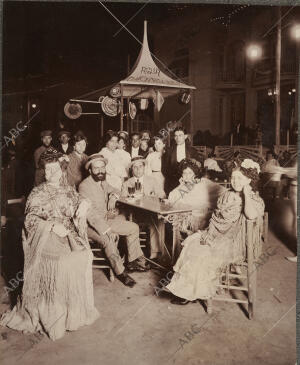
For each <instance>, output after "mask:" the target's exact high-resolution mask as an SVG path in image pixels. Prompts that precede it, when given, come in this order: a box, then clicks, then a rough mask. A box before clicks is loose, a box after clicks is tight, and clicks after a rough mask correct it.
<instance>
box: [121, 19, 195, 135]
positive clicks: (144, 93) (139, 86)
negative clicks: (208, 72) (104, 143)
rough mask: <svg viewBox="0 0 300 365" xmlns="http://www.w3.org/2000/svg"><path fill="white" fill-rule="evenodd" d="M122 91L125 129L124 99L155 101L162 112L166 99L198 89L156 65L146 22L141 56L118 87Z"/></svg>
mask: <svg viewBox="0 0 300 365" xmlns="http://www.w3.org/2000/svg"><path fill="white" fill-rule="evenodd" d="M118 86H119V87H120V90H121V113H120V114H121V121H120V129H121V130H122V129H123V99H124V98H127V99H153V102H154V105H155V107H156V108H157V110H160V109H161V107H162V104H163V102H164V99H165V98H167V97H169V96H172V95H176V94H178V93H181V92H184V91H186V92H189V91H190V90H193V89H196V88H195V87H194V86H190V85H186V84H184V83H182V82H180V81H177V80H174V79H172V78H171V77H169V76H167V75H166V74H165V73H164V72H162V71H161V70H160V68H159V67H158V66H157V65H156V64H155V62H154V60H153V58H152V55H151V52H150V50H149V45H148V37H147V21H145V22H144V38H143V45H142V48H141V50H140V54H139V56H138V58H137V60H136V62H135V64H134V66H133V68H132V70H131V72H130V74H129V75H128V76H127V77H126V78H125V79H124V80H122V81H120V82H119V83H118V84H117V85H116V87H118Z"/></svg>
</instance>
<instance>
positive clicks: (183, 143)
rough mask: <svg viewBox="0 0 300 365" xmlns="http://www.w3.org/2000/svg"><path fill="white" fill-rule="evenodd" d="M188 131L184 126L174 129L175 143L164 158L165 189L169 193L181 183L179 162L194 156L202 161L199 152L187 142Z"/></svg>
mask: <svg viewBox="0 0 300 365" xmlns="http://www.w3.org/2000/svg"><path fill="white" fill-rule="evenodd" d="M187 137H188V136H187V133H186V130H185V129H184V128H183V127H177V128H175V130H174V139H175V143H174V144H173V145H172V146H171V147H170V148H169V150H167V153H166V157H165V158H164V159H163V160H162V173H163V175H164V176H165V178H166V182H165V191H166V193H167V195H168V194H169V193H170V191H172V190H173V189H175V188H176V186H178V185H179V179H180V173H179V169H178V166H179V162H180V161H182V160H183V159H184V158H194V159H195V160H197V161H199V162H200V157H199V155H198V152H197V151H196V150H195V148H193V147H192V146H191V145H190V144H189V143H188V142H187V140H186V139H187Z"/></svg>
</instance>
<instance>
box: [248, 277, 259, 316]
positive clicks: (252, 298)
mask: <svg viewBox="0 0 300 365" xmlns="http://www.w3.org/2000/svg"><path fill="white" fill-rule="evenodd" d="M256 276H257V273H256V271H254V272H253V273H252V274H251V275H250V277H249V278H248V281H249V285H248V288H249V289H248V301H249V303H248V313H249V319H253V318H254V310H255V302H256Z"/></svg>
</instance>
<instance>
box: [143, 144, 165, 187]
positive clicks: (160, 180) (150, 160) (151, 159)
mask: <svg viewBox="0 0 300 365" xmlns="http://www.w3.org/2000/svg"><path fill="white" fill-rule="evenodd" d="M145 175H152V176H153V177H154V178H155V180H156V182H157V184H158V185H159V186H160V187H161V189H162V190H164V185H165V178H164V175H163V174H162V172H161V154H160V153H159V152H157V151H154V152H151V153H149V154H148V156H147V158H146V168H145Z"/></svg>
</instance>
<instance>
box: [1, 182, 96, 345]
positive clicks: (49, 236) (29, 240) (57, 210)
mask: <svg viewBox="0 0 300 365" xmlns="http://www.w3.org/2000/svg"><path fill="white" fill-rule="evenodd" d="M81 200H82V198H80V196H79V194H78V193H77V192H76V191H75V189H74V188H73V187H71V186H60V187H58V188H57V187H53V186H51V185H49V184H48V183H42V184H40V185H39V186H37V187H35V188H34V189H33V190H32V192H31V194H30V195H29V197H28V201H27V204H26V209H25V214H26V218H25V223H24V229H23V232H22V235H23V250H24V257H25V262H24V285H23V290H22V297H21V298H19V299H18V302H17V304H16V306H15V307H14V308H13V309H12V310H11V311H8V312H6V313H4V314H3V315H2V318H1V322H0V323H1V325H4V326H8V327H10V328H13V329H16V330H19V331H25V332H29V333H34V332H42V333H46V334H48V336H49V337H50V338H51V339H52V340H56V339H59V338H61V337H62V336H63V335H64V334H65V331H66V330H68V331H74V330H77V329H78V328H79V327H81V326H83V325H89V324H91V323H93V322H94V321H95V320H96V319H97V318H98V316H99V313H98V311H97V309H96V308H95V306H94V295H93V279H92V260H93V255H92V252H91V250H90V247H89V243H88V240H87V235H86V220H85V219H78V220H76V219H75V220H74V219H73V218H72V217H73V215H74V212H75V211H76V209H77V207H78V205H79V203H80V202H81ZM53 223H62V224H63V225H64V227H65V228H66V229H68V230H69V234H68V235H67V236H66V237H64V238H61V237H59V236H58V235H56V234H55V233H54V232H53V231H51V230H50V227H51V226H52V224H53Z"/></svg>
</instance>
